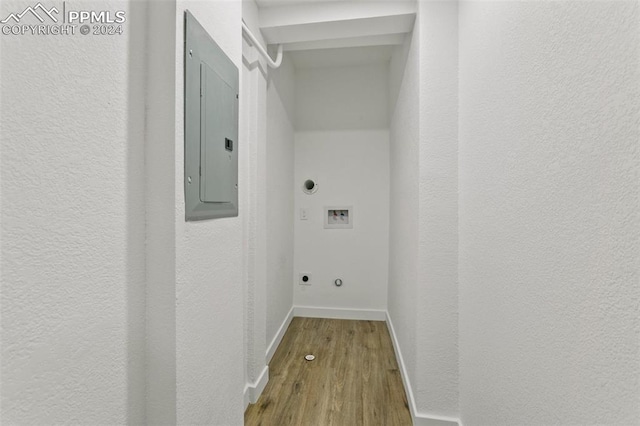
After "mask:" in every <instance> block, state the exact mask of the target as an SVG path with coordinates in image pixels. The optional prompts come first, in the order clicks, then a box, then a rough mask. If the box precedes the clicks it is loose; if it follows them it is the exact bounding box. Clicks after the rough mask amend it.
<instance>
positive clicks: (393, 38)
mask: <svg viewBox="0 0 640 426" xmlns="http://www.w3.org/2000/svg"><path fill="white" fill-rule="evenodd" d="M404 37H405V34H404V33H399V34H385V35H373V36H365V37H349V38H341V39H332V40H315V41H301V42H296V43H288V44H285V45H284V50H285V51H289V52H291V51H298V50H316V49H333V48H346V47H366V46H393V45H399V44H402V43H403V42H404Z"/></svg>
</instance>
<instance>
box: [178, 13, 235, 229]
mask: <svg viewBox="0 0 640 426" xmlns="http://www.w3.org/2000/svg"><path fill="white" fill-rule="evenodd" d="M238 86H239V74H238V68H237V67H236V66H235V65H234V63H233V62H232V61H231V60H230V59H229V58H228V57H227V55H226V54H225V53H224V52H223V51H222V49H220V47H219V46H218V45H217V44H216V43H215V42H214V41H213V39H212V38H211V36H210V35H209V34H208V33H207V31H206V30H205V29H204V28H203V27H202V26H201V25H200V24H199V23H198V21H197V20H196V19H195V17H194V16H193V15H192V14H191V13H190V12H189V11H186V12H185V55H184V98H185V99H184V100H185V102H184V114H185V116H184V133H185V135H184V141H185V143H184V150H185V155H184V161H185V164H184V172H185V175H184V181H185V183H184V185H185V216H186V220H187V221H192V220H204V219H213V218H220V217H230V216H238Z"/></svg>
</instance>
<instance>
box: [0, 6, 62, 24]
mask: <svg viewBox="0 0 640 426" xmlns="http://www.w3.org/2000/svg"><path fill="white" fill-rule="evenodd" d="M29 13H30V14H31V15H33V16H35V17H36V19H38V21H40V22H41V23H44V18H46V17H48V18H49V19H51V20H52V21H53V22H54V23H57V22H58V18H56V17H55V16H53V14H54V13H55V14H56V15H57V14H58V13H59V12H58V9H56V8H55V7H52V8H51V9H47V8H46V7H44V6H43V5H42V3H38V4H36V5H35V6H33V7H32V6H28V7H27V8H26V9H25V10H23V11H22V12H21V13H18V14H16V13H10V14H9V16H7V17H6V18H5V19H3V20H2V21H0V23H2V24H6V23H7V22H9V21H10V20H12V19H13V20H14V21H15V23H16V24H18V23H20V20H21V19H22V18H23V17H24V16H25V15H27V14H29Z"/></svg>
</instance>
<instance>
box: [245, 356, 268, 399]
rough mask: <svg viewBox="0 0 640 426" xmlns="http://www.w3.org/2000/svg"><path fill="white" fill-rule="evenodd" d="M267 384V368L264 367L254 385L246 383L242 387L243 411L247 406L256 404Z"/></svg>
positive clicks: (266, 366)
mask: <svg viewBox="0 0 640 426" xmlns="http://www.w3.org/2000/svg"><path fill="white" fill-rule="evenodd" d="M268 382H269V366H268V365H265V366H264V368H263V369H262V372H261V373H260V376H259V377H258V380H256V381H255V383H247V384H246V385H245V386H244V395H243V397H244V408H245V410H246V409H247V407H248V406H249V404H250V403H251V404H255V403H256V402H258V398H260V395H261V394H262V391H263V390H264V388H265V386H267V383H268Z"/></svg>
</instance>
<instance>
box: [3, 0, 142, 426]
mask: <svg viewBox="0 0 640 426" xmlns="http://www.w3.org/2000/svg"><path fill="white" fill-rule="evenodd" d="M24 8H25V2H18V1H3V2H2V6H1V7H0V15H2V17H3V18H4V17H5V16H7V15H8V14H9V13H10V12H20V11H22V10H23V9H24ZM92 8H97V9H102V8H104V9H105V10H114V9H116V8H117V9H122V10H125V11H126V12H127V14H128V16H129V18H130V19H132V21H133V22H137V21H136V20H135V19H134V18H133V16H132V15H131V12H132V9H131V8H130V5H129V3H128V2H102V1H96V2H93V3H92ZM28 19H29V18H28V17H27V18H25V21H23V23H27V20H28ZM32 23H33V22H32ZM35 23H38V22H37V21H36V22H35ZM134 28H135V27H132V26H128V25H127V26H126V27H125V34H124V35H122V36H115V37H113V36H102V37H99V36H81V35H77V36H68V37H67V36H30V35H25V36H5V35H3V36H2V37H0V43H1V50H2V56H1V58H2V62H1V66H0V70H1V79H0V85H1V86H0V93H1V94H0V99H1V101H0V111H1V116H2V122H1V123H2V136H1V141H2V144H1V146H2V159H1V164H2V167H1V179H2V182H1V188H2V195H1V198H2V210H1V218H2V219H1V220H2V223H1V229H2V233H1V236H0V239H1V240H2V256H1V258H2V259H1V261H2V289H1V296H2V390H1V393H2V395H1V396H2V414H1V422H2V423H3V424H18V423H20V424H54V423H59V424H62V423H75V424H125V423H127V422H131V423H133V424H139V423H142V422H143V421H144V359H143V354H144V297H145V296H144V280H145V263H144V262H145V260H144V229H145V225H144V199H145V197H144V192H143V188H144V174H143V173H144V157H143V156H144V151H143V150H144V143H143V141H144V134H143V130H144V127H143V123H144V120H143V117H144V105H143V101H144V84H143V81H144V80H143V75H142V74H141V73H140V72H141V70H140V68H139V67H138V66H139V65H140V63H141V59H142V57H138V58H133V59H130V58H131V52H133V51H137V50H138V49H139V48H140V46H139V44H138V43H139V42H140V41H141V40H140V39H138V38H136V37H137V36H138V35H139V34H138V33H137V32H136V31H135V29H134Z"/></svg>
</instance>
